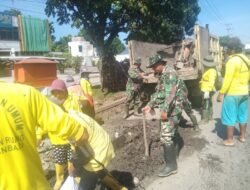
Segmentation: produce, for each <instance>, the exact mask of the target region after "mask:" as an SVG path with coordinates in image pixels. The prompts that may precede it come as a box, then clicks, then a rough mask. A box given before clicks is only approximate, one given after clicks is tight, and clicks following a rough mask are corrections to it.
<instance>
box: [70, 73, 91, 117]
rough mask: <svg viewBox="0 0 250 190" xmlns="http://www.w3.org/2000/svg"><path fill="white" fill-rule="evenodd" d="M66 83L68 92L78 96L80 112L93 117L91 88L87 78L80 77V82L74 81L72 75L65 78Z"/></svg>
mask: <svg viewBox="0 0 250 190" xmlns="http://www.w3.org/2000/svg"><path fill="white" fill-rule="evenodd" d="M66 85H67V90H68V93H69V94H73V95H76V96H78V97H79V99H80V102H81V106H82V112H83V113H85V114H87V115H88V116H90V117H92V118H95V110H94V101H93V97H92V94H93V93H92V88H91V85H90V83H89V82H88V80H86V79H81V80H80V83H79V82H75V80H74V78H73V77H72V76H68V77H67V78H66Z"/></svg>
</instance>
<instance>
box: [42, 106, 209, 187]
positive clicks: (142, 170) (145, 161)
mask: <svg viewBox="0 0 250 190" xmlns="http://www.w3.org/2000/svg"><path fill="white" fill-rule="evenodd" d="M122 108H123V105H120V106H117V107H115V108H113V109H111V110H107V111H105V112H103V113H102V114H98V115H97V116H98V117H99V118H100V119H101V120H102V122H103V123H104V124H103V125H102V126H103V128H104V129H105V130H106V131H107V132H108V133H109V135H110V136H111V138H112V141H113V145H114V148H115V153H116V156H115V158H114V159H113V160H112V161H111V162H110V164H109V166H108V170H109V171H111V173H112V175H113V176H114V177H116V178H117V179H118V180H119V181H120V182H121V183H122V184H123V185H125V186H127V187H128V188H129V189H143V187H141V186H137V187H135V184H134V183H133V179H134V177H136V178H138V179H139V181H140V182H141V181H142V180H144V179H145V178H147V179H154V178H155V176H156V173H158V171H159V170H160V169H161V168H162V167H164V165H165V163H164V160H163V150H162V147H161V143H160V141H159V131H160V130H159V120H147V122H146V131H147V140H148V147H149V153H150V156H149V157H146V156H145V146H144V139H143V122H142V117H133V116H132V119H128V120H124V119H122V110H123V109H122ZM179 133H180V137H179V138H178V143H179V147H180V148H179V152H180V154H181V155H182V156H184V157H189V156H191V155H192V154H193V153H194V152H195V151H201V150H202V149H203V148H204V147H205V146H206V144H207V141H206V140H204V139H202V138H198V137H195V136H196V135H197V132H195V131H193V130H192V129H191V126H190V125H188V124H187V123H186V121H185V120H184V121H182V123H181V126H180V128H179ZM184 146H185V149H183V147H184ZM46 149H50V143H49V140H46V141H44V144H43V146H42V147H40V151H44V150H46ZM41 158H42V162H43V167H44V169H45V172H46V176H47V179H48V180H49V182H50V184H51V186H53V184H54V182H55V172H54V164H53V156H52V151H51V150H50V151H47V152H45V153H42V154H41ZM206 160H207V158H206ZM200 164H201V166H202V167H205V166H204V164H205V162H203V161H202V160H201V163H200ZM140 184H141V183H140ZM98 189H105V188H100V187H99V188H98Z"/></svg>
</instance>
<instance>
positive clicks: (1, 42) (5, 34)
mask: <svg viewBox="0 0 250 190" xmlns="http://www.w3.org/2000/svg"><path fill="white" fill-rule="evenodd" d="M11 48H14V50H15V51H20V50H21V48H20V40H19V31H18V19H17V17H14V16H11V15H8V14H5V13H1V12H0V54H6V53H8V54H9V53H10V50H11Z"/></svg>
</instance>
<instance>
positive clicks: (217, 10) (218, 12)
mask: <svg viewBox="0 0 250 190" xmlns="http://www.w3.org/2000/svg"><path fill="white" fill-rule="evenodd" d="M209 2H210V3H211V5H212V6H213V7H214V9H215V11H216V12H217V14H218V15H219V17H220V18H221V20H224V21H225V18H224V17H223V15H222V14H221V13H220V11H219V9H217V7H216V6H215V4H214V3H213V1H209Z"/></svg>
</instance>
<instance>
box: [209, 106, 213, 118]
mask: <svg viewBox="0 0 250 190" xmlns="http://www.w3.org/2000/svg"><path fill="white" fill-rule="evenodd" d="M209 120H210V121H211V120H213V107H210V109H209Z"/></svg>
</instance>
